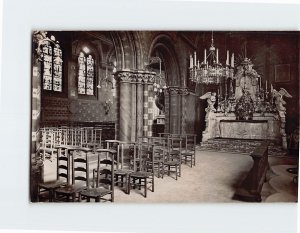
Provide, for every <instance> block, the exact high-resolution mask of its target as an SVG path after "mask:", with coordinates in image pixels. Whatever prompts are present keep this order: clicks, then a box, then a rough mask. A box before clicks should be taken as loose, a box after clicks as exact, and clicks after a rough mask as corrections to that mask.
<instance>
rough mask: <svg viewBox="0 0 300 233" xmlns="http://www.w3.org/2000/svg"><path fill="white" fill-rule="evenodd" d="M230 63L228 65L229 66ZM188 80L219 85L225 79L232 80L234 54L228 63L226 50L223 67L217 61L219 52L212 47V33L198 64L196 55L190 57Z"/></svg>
mask: <svg viewBox="0 0 300 233" xmlns="http://www.w3.org/2000/svg"><path fill="white" fill-rule="evenodd" d="M229 62H230V64H229ZM189 71H190V74H189V77H190V80H191V81H193V82H196V83H199V84H205V85H210V84H220V83H222V82H223V81H224V79H227V78H233V73H234V54H233V53H232V55H231V61H229V51H228V50H227V56H226V65H225V67H224V66H223V65H222V64H221V63H220V61H219V50H218V49H217V48H215V46H214V37H213V33H212V38H211V45H210V48H209V51H208V53H207V51H206V49H204V59H203V62H201V63H200V61H199V60H197V53H196V51H195V52H194V56H192V55H190V68H189Z"/></svg>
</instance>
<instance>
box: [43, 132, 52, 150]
mask: <svg viewBox="0 0 300 233" xmlns="http://www.w3.org/2000/svg"><path fill="white" fill-rule="evenodd" d="M41 131H42V143H41V144H42V145H41V146H42V147H43V148H50V149H52V148H53V147H54V131H53V129H51V128H43V129H42V130H41Z"/></svg>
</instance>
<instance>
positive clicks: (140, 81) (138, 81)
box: [136, 74, 144, 84]
mask: <svg viewBox="0 0 300 233" xmlns="http://www.w3.org/2000/svg"><path fill="white" fill-rule="evenodd" d="M143 80H144V74H136V81H137V83H140V84H141V83H143Z"/></svg>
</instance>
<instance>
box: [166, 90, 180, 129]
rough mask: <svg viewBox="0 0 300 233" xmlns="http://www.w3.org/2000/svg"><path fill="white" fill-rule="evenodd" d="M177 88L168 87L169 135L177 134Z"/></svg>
mask: <svg viewBox="0 0 300 233" xmlns="http://www.w3.org/2000/svg"><path fill="white" fill-rule="evenodd" d="M178 91H179V90H178V87H169V93H170V118H169V119H170V133H179V131H180V125H178V117H179V114H180V113H179V112H178V110H179V109H178V107H179V106H178Z"/></svg>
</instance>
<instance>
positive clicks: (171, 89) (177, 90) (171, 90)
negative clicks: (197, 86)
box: [168, 87, 180, 95]
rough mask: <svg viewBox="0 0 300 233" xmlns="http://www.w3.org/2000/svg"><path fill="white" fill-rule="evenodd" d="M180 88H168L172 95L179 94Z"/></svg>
mask: <svg viewBox="0 0 300 233" xmlns="http://www.w3.org/2000/svg"><path fill="white" fill-rule="evenodd" d="M179 90H180V88H179V87H169V88H168V93H169V94H170V95H178V94H179Z"/></svg>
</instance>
